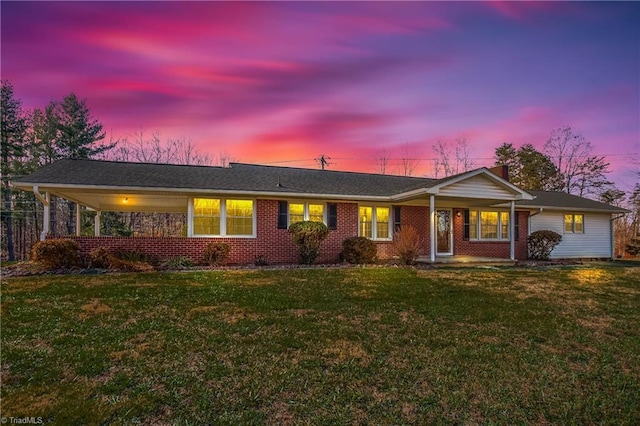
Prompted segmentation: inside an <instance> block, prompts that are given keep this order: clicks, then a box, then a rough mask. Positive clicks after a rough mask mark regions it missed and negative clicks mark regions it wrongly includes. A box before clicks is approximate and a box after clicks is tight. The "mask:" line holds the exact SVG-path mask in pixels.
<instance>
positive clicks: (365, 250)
mask: <svg viewBox="0 0 640 426" xmlns="http://www.w3.org/2000/svg"><path fill="white" fill-rule="evenodd" d="M340 257H341V258H342V260H344V261H345V262H348V263H355V264H360V263H374V262H375V261H376V260H377V258H378V249H377V247H376V243H374V242H373V241H371V240H370V239H368V238H366V237H351V238H347V239H346V240H344V241H343V242H342V252H341V253H340Z"/></svg>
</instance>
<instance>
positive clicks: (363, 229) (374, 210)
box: [358, 206, 391, 240]
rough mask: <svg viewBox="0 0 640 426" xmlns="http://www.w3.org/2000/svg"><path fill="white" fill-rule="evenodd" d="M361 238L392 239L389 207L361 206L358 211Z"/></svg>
mask: <svg viewBox="0 0 640 426" xmlns="http://www.w3.org/2000/svg"><path fill="white" fill-rule="evenodd" d="M358 217H359V227H358V229H359V232H360V236H362V237H367V238H371V239H373V240H388V239H390V238H391V226H390V218H391V209H390V208H389V207H370V206H361V207H360V208H359V209H358Z"/></svg>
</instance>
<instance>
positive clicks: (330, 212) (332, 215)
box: [327, 203, 338, 230]
mask: <svg viewBox="0 0 640 426" xmlns="http://www.w3.org/2000/svg"><path fill="white" fill-rule="evenodd" d="M327 227H328V228H329V229H331V230H335V229H338V204H337V203H327Z"/></svg>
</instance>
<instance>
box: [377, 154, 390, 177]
mask: <svg viewBox="0 0 640 426" xmlns="http://www.w3.org/2000/svg"><path fill="white" fill-rule="evenodd" d="M389 160H390V158H389V152H388V151H387V150H386V149H384V148H383V149H380V150H378V151H377V152H376V157H375V163H376V169H375V172H376V173H380V174H381V175H386V174H387V172H388V167H389Z"/></svg>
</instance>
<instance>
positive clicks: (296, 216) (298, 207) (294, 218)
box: [289, 203, 304, 224]
mask: <svg viewBox="0 0 640 426" xmlns="http://www.w3.org/2000/svg"><path fill="white" fill-rule="evenodd" d="M303 220H304V204H294V203H289V224H292V223H297V222H302V221H303Z"/></svg>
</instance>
